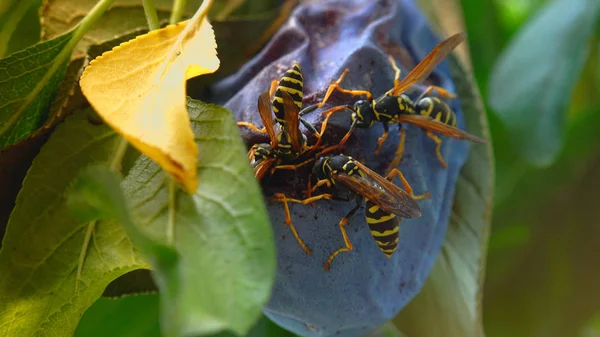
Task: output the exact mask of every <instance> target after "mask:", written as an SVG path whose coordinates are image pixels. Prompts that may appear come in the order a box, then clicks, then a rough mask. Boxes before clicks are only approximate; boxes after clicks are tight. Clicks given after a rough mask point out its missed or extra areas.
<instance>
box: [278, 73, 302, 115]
mask: <svg viewBox="0 0 600 337" xmlns="http://www.w3.org/2000/svg"><path fill="white" fill-rule="evenodd" d="M303 88H304V82H303V78H302V70H300V65H299V64H298V63H295V64H294V66H293V67H292V68H290V69H289V70H288V71H286V72H285V73H284V74H283V76H282V77H281V79H280V80H279V84H278V85H277V89H276V90H275V95H274V97H273V102H272V104H273V112H274V113H275V118H276V119H277V122H278V123H279V124H280V125H282V126H285V120H284V115H283V114H284V111H283V98H282V97H281V95H282V94H281V92H282V91H285V92H287V93H288V94H290V96H291V97H292V99H293V100H294V103H295V104H296V106H297V107H298V109H302V89H303Z"/></svg>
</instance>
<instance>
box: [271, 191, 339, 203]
mask: <svg viewBox="0 0 600 337" xmlns="http://www.w3.org/2000/svg"><path fill="white" fill-rule="evenodd" d="M332 198H333V195H331V194H329V193H323V194H319V195H315V196H313V197H310V198H306V199H294V198H288V197H286V196H285V195H284V194H283V193H275V197H274V198H273V199H272V201H273V202H284V200H285V201H288V202H295V203H298V204H302V205H308V204H310V203H311V202H314V201H317V200H322V199H325V200H331V199H332Z"/></svg>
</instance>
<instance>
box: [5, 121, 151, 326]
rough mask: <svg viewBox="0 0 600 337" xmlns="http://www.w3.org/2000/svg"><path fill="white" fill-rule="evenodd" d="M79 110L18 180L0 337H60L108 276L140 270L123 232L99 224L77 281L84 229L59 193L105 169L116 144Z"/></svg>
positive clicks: (113, 225) (8, 237) (109, 133)
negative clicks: (86, 172) (96, 168)
mask: <svg viewBox="0 0 600 337" xmlns="http://www.w3.org/2000/svg"><path fill="white" fill-rule="evenodd" d="M89 113H91V111H88V112H86V111H80V112H78V113H76V114H74V115H73V116H71V117H69V118H67V119H66V120H65V122H64V123H62V124H61V125H59V126H58V127H57V128H56V130H55V131H54V133H53V134H52V136H51V137H50V139H49V140H48V142H47V143H46V144H45V145H44V146H43V147H42V150H41V151H40V153H39V154H38V156H37V157H36V158H35V160H34V161H33V164H32V165H31V168H30V169H29V172H28V174H27V176H26V178H25V180H24V181H23V188H22V189H21V191H20V193H19V195H18V197H17V202H16V206H15V208H14V210H13V212H12V214H11V217H10V220H9V223H8V227H7V230H6V235H5V237H4V240H3V243H2V249H1V250H0V336H33V335H37V334H47V335H49V336H65V335H69V334H71V333H72V332H73V331H74V330H75V327H76V326H77V322H78V321H79V317H81V315H82V314H83V312H84V311H85V310H86V308H88V307H89V306H90V305H91V304H92V303H93V302H94V301H95V300H96V299H97V298H98V297H99V296H100V295H101V294H102V291H103V290H104V288H105V287H106V286H107V285H108V284H109V283H110V282H111V281H112V280H113V279H115V278H116V277H118V276H120V275H122V274H124V273H127V272H128V271H131V270H134V269H140V268H148V264H147V263H146V262H144V261H143V260H142V259H141V257H140V256H138V255H137V254H134V247H133V245H132V244H131V242H130V241H129V239H128V237H127V236H126V234H125V231H124V230H123V229H122V227H120V226H119V225H117V224H116V223H115V222H99V223H97V224H96V226H95V232H94V235H93V236H92V237H93V242H92V244H90V248H89V251H88V252H87V255H86V257H85V263H84V265H83V270H82V273H81V277H80V278H79V282H77V267H78V262H79V255H80V253H81V250H82V246H83V243H84V238H85V232H86V228H87V227H88V226H87V224H86V223H81V222H78V221H76V220H75V219H74V218H72V217H71V216H70V213H69V211H68V209H67V205H66V198H65V191H66V190H67V187H68V186H69V184H70V183H71V180H72V179H73V178H74V177H75V176H76V175H77V174H78V173H79V171H80V170H81V169H82V168H84V167H86V166H88V165H90V164H95V163H108V162H109V161H110V160H111V159H112V157H113V155H114V152H115V150H116V148H117V145H118V143H119V142H120V138H119V137H118V136H117V135H116V134H115V133H114V132H113V131H112V130H111V129H110V128H108V127H107V126H105V125H97V124H95V123H91V122H90V121H89V120H88V114H89Z"/></svg>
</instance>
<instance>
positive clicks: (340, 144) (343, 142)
mask: <svg viewBox="0 0 600 337" xmlns="http://www.w3.org/2000/svg"><path fill="white" fill-rule="evenodd" d="M345 108H346V106H341V105H340V106H336V107H333V108H331V109H329V110H326V111H325V112H324V113H323V114H327V117H325V120H323V123H321V136H323V133H324V132H325V129H327V123H328V122H329V118H330V117H331V115H333V113H334V112H337V111H340V110H343V109H345ZM355 129H356V123H355V122H353V123H352V125H350V129H349V130H348V132H346V134H345V135H344V137H343V138H342V140H341V141H340V143H339V144H337V145H332V146H329V147H327V148H325V149H324V150H322V151H321V152H319V153H317V155H316V156H317V157H320V156H322V155H323V154H325V153H328V152H331V151H334V150H339V149H341V148H343V147H344V144H346V142H347V141H348V139H349V138H350V135H352V132H354V130H355ZM320 142H321V138H319V140H318V141H317V143H316V144H315V147H316V146H317V145H319V144H320Z"/></svg>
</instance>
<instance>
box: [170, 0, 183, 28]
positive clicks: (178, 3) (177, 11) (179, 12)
mask: <svg viewBox="0 0 600 337" xmlns="http://www.w3.org/2000/svg"><path fill="white" fill-rule="evenodd" d="M184 10H185V0H175V3H173V10H172V11H171V18H170V19H169V23H170V24H174V23H177V22H179V21H181V17H182V16H183V11H184Z"/></svg>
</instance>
